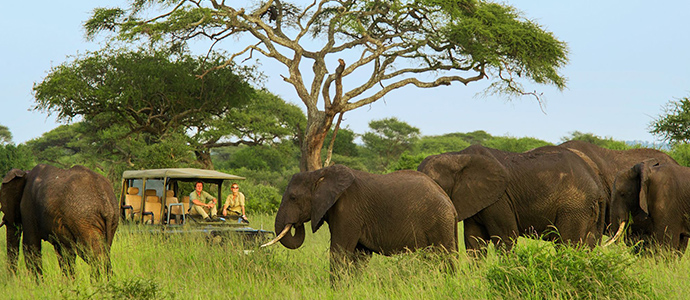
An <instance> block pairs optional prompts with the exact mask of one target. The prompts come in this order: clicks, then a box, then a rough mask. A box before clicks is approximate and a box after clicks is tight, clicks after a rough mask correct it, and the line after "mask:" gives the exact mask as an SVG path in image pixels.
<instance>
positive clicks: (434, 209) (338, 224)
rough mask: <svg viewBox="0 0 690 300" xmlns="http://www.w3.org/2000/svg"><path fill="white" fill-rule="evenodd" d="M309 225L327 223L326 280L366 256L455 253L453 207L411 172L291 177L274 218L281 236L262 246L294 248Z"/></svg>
mask: <svg viewBox="0 0 690 300" xmlns="http://www.w3.org/2000/svg"><path fill="white" fill-rule="evenodd" d="M310 220H311V229H312V231H313V232H316V231H317V230H318V229H319V228H320V227H321V226H322V225H323V223H324V222H326V223H328V229H329V230H330V233H331V245H330V261H331V270H332V271H334V272H333V273H332V274H337V272H336V271H338V270H342V267H343V264H354V265H357V264H360V263H362V262H365V261H367V260H368V258H369V257H370V256H371V254H372V253H378V254H383V255H391V254H395V253H400V252H404V251H408V250H412V251H413V250H415V249H418V248H424V247H428V246H433V247H435V248H436V249H444V250H440V251H451V252H456V251H457V250H458V246H457V220H456V213H455V209H454V208H453V204H452V203H451V202H450V199H449V198H448V196H447V195H446V194H445V193H444V192H443V190H441V188H440V187H439V186H438V185H437V184H436V183H435V182H434V181H433V180H431V179H430V178H429V177H427V176H426V175H424V174H422V173H420V172H417V171H412V170H405V171H397V172H393V173H390V174H385V175H378V174H370V173H366V172H362V171H356V170H352V169H350V168H348V167H346V166H343V165H334V166H331V167H327V168H323V169H320V170H316V171H311V172H302V173H297V174H295V175H293V176H292V179H291V180H290V183H289V184H288V187H287V188H286V190H285V193H284V194H283V199H282V202H281V203H280V208H279V209H278V213H277V215H276V219H275V230H276V232H281V233H280V234H279V235H278V236H277V237H276V239H274V240H273V241H271V242H269V243H267V244H266V245H270V244H272V243H274V242H275V241H277V240H280V242H281V243H282V244H283V246H285V247H287V248H289V249H296V248H298V247H300V246H301V245H302V243H303V242H304V238H305V232H304V223H306V222H308V221H310ZM291 228H294V229H295V233H294V235H293V234H292V233H291V232H290V231H291ZM266 245H264V246H266Z"/></svg>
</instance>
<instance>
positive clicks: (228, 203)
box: [223, 182, 249, 223]
mask: <svg viewBox="0 0 690 300" xmlns="http://www.w3.org/2000/svg"><path fill="white" fill-rule="evenodd" d="M230 190H231V191H232V193H230V195H228V198H226V199H225V204H223V216H227V215H228V213H230V217H237V218H238V220H239V222H245V223H249V219H247V215H246V214H245V211H244V194H242V192H240V186H239V185H237V183H234V182H233V183H232V186H231V187H230Z"/></svg>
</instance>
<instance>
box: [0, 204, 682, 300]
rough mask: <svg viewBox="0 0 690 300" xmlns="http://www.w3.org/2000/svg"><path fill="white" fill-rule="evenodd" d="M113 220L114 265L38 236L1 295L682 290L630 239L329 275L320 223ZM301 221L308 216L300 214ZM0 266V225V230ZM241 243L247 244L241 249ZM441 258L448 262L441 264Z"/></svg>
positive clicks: (660, 295) (377, 265) (530, 246)
mask: <svg viewBox="0 0 690 300" xmlns="http://www.w3.org/2000/svg"><path fill="white" fill-rule="evenodd" d="M273 218H274V216H272V215H255V216H252V226H253V227H254V228H260V227H263V228H264V229H272V228H273ZM150 228H151V227H146V226H143V227H142V226H122V227H121V228H120V230H118V233H117V234H116V237H115V241H114V243H113V248H112V254H111V256H112V261H113V271H114V275H113V277H112V278H111V279H110V281H105V280H102V281H97V280H95V281H94V280H91V279H90V276H89V274H90V273H89V271H90V270H89V268H88V266H87V265H86V264H85V263H84V262H83V261H81V260H80V259H79V260H78V263H77V266H76V271H77V278H76V279H75V280H71V279H66V278H63V277H62V275H61V274H60V270H59V267H58V264H57V260H56V258H55V253H54V251H53V249H52V246H50V244H47V243H44V249H43V253H44V255H43V258H44V259H43V265H44V269H45V276H44V279H43V281H42V283H39V284H37V283H35V282H34V281H33V280H32V279H31V276H30V275H29V274H28V272H27V271H26V268H25V267H24V265H23V256H20V268H19V272H18V274H17V275H16V276H11V275H10V274H9V273H8V272H7V270H6V269H5V268H4V267H2V268H0V298H2V299H218V298H220V299H244V298H255V299H257V298H258V299H684V298H685V294H684V292H683V291H684V290H687V287H688V285H690V284H688V282H690V280H689V278H688V277H689V275H688V274H690V265H689V263H688V261H687V259H685V258H682V259H674V260H672V259H662V260H659V259H654V258H650V257H647V256H638V255H636V254H632V253H633V251H631V248H629V247H625V246H624V245H613V246H612V247H609V248H605V249H602V248H595V249H593V250H590V249H578V248H571V247H554V246H553V244H551V243H547V242H542V241H535V240H530V239H520V240H519V241H518V243H517V245H516V247H515V248H514V249H513V251H511V252H508V253H503V252H501V251H494V250H493V249H492V248H490V249H489V251H488V254H487V255H486V257H485V258H480V259H471V258H468V257H467V256H466V255H465V254H464V251H462V250H461V251H460V253H458V254H453V255H450V256H448V255H442V254H438V253H434V252H428V251H418V252H414V253H404V254H400V255H395V256H392V257H384V256H380V255H374V256H373V257H372V258H371V260H370V261H369V262H368V263H367V264H366V265H364V266H362V267H361V268H358V269H355V270H353V271H352V272H350V273H347V274H345V275H344V276H342V277H341V279H340V281H339V282H338V284H336V285H334V286H332V285H331V282H330V280H329V278H330V275H331V274H330V267H329V262H328V261H329V257H328V253H329V239H330V235H329V233H328V228H327V225H326V226H324V227H323V228H322V229H321V230H320V231H318V232H317V233H315V234H312V233H310V232H309V230H307V236H306V239H305V242H304V245H302V247H300V248H299V249H297V250H289V249H286V248H284V247H282V246H281V245H274V246H272V247H268V248H262V249H259V248H257V247H255V246H247V245H243V244H242V242H241V241H240V240H238V239H226V240H224V241H222V242H220V243H219V242H217V241H214V240H213V239H210V238H208V237H206V236H203V235H196V236H186V235H161V234H146V233H141V232H139V231H141V229H150ZM307 228H309V225H308V224H307ZM0 244H1V245H3V246H2V248H0V251H2V253H0V265H2V266H4V264H5V262H6V256H5V254H4V253H5V230H4V229H1V230H0ZM244 250H250V251H244ZM449 261H452V262H453V265H454V269H453V270H449V269H448V268H446V266H447V264H448V262H449Z"/></svg>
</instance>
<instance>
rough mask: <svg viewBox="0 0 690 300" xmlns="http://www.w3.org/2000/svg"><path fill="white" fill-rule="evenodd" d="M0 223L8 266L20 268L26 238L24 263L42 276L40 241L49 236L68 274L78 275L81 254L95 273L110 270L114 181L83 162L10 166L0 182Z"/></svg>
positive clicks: (115, 215)
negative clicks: (63, 165)
mask: <svg viewBox="0 0 690 300" xmlns="http://www.w3.org/2000/svg"><path fill="white" fill-rule="evenodd" d="M0 204H1V205H2V208H1V209H2V212H3V219H2V224H3V225H6V226H7V266H8V269H9V271H10V272H11V273H13V274H14V273H16V271H17V260H18V256H19V241H20V239H22V233H23V234H24V236H23V239H22V248H23V249H24V256H25V263H26V267H27V268H28V269H29V270H30V271H31V272H32V273H33V274H34V275H35V277H36V278H39V277H41V278H42V276H43V266H42V255H41V241H42V240H45V241H48V242H50V243H51V244H52V245H53V247H54V248H55V252H56V253H57V257H58V262H59V265H60V268H61V269H62V273H63V274H64V275H65V276H69V277H72V278H74V263H75V259H76V255H77V254H78V255H79V256H80V257H81V258H82V259H84V261H86V262H87V263H88V264H89V265H91V269H92V272H91V273H92V276H93V277H100V276H101V271H105V272H106V274H107V275H108V276H110V275H111V274H112V267H111V262H110V247H111V245H112V242H113V237H114V235H115V231H116V230H117V226H118V222H119V215H118V214H119V206H118V202H117V199H116V198H115V193H114V192H113V187H112V186H111V184H110V182H109V181H108V180H107V179H106V178H105V177H103V176H101V175H99V174H97V173H95V172H93V171H92V170H89V169H88V168H86V167H83V166H74V167H72V168H70V169H60V168H57V167H54V166H51V165H44V164H39V165H37V166H35V167H34V168H33V169H31V170H30V171H28V172H25V171H23V170H19V169H12V170H10V171H9V172H8V173H7V175H5V177H4V178H3V181H2V188H0Z"/></svg>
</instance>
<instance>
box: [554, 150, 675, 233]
mask: <svg viewBox="0 0 690 300" xmlns="http://www.w3.org/2000/svg"><path fill="white" fill-rule="evenodd" d="M559 146H561V147H566V148H568V149H575V150H578V151H580V152H581V153H584V154H585V155H586V156H587V157H589V158H590V159H591V160H592V161H593V162H594V164H595V165H596V169H594V170H595V172H596V173H598V174H599V177H600V179H601V183H602V184H603V187H604V193H606V203H607V205H606V210H605V213H604V220H605V229H607V228H608V230H607V231H606V232H605V233H606V234H608V235H609V236H611V235H612V233H613V232H616V230H615V229H613V227H611V226H612V225H614V224H613V223H615V222H612V221H611V216H610V215H611V212H610V209H609V208H610V206H611V192H612V191H613V182H614V180H615V178H616V175H617V174H618V172H621V171H625V170H628V169H630V168H632V167H633V166H634V165H636V164H638V163H640V162H643V161H645V160H648V159H656V161H657V162H659V163H663V164H673V165H678V163H677V162H676V161H675V160H674V159H673V158H671V157H670V156H668V155H667V154H666V153H664V152H661V151H659V150H655V149H648V148H639V149H630V150H610V149H606V148H602V147H599V146H597V145H594V144H591V143H588V142H583V141H568V142H565V143H563V144H560V145H559ZM638 224H639V222H638ZM616 225H617V224H616ZM631 226H637V225H635V224H632V225H631ZM611 229H613V230H611Z"/></svg>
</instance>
